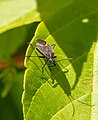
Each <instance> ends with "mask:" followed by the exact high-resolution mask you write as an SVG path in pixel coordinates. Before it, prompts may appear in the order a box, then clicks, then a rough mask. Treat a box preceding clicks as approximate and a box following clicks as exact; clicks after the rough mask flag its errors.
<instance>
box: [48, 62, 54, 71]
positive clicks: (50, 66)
mask: <svg viewBox="0 0 98 120" xmlns="http://www.w3.org/2000/svg"><path fill="white" fill-rule="evenodd" d="M55 66H56V63H53V64H52V65H51V64H50V65H48V67H49V69H50V71H52V69H51V68H52V67H55Z"/></svg>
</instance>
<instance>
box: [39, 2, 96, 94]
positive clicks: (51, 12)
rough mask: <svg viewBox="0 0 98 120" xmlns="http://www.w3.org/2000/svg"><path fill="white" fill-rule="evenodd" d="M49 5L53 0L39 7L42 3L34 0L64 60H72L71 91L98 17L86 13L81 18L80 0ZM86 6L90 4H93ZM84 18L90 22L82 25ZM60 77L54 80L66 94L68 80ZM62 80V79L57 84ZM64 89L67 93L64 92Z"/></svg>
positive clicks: (85, 56) (91, 39)
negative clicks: (72, 79)
mask: <svg viewBox="0 0 98 120" xmlns="http://www.w3.org/2000/svg"><path fill="white" fill-rule="evenodd" d="M52 2H53V1H52V0H50V1H49V0H48V1H46V2H44V1H43V3H44V4H42V1H41V2H40V0H37V3H38V11H39V12H40V16H41V19H42V20H44V23H45V26H46V27H47V29H48V31H49V33H50V35H52V36H53V38H54V39H55V41H56V42H57V44H58V45H59V46H60V48H62V50H63V51H64V53H65V54H66V55H67V57H69V58H73V59H74V60H73V62H72V66H73V68H74V71H75V73H76V80H75V82H74V84H73V87H72V89H74V88H75V86H76V84H77V83H78V81H79V77H80V76H81V72H82V69H83V64H84V63H85V62H86V61H87V55H88V52H89V51H90V49H91V47H92V45H93V43H94V42H95V41H96V38H97V30H98V22H97V21H98V17H97V15H96V14H92V15H90V16H89V11H86V12H87V13H86V14H87V15H86V16H84V9H86V6H84V4H83V2H82V3H80V2H81V1H80V2H72V3H66V2H67V1H66V0H65V3H66V4H65V3H64V1H63V2H62V1H61V2H60V1H56V0H55V1H54V3H55V5H56V7H55V6H54V4H53V3H52ZM86 2H87V1H86ZM62 4H65V5H62ZM80 4H81V6H80ZM88 5H89V6H90V5H92V3H89V4H88ZM76 6H77V9H76ZM77 10H79V12H77ZM81 16H82V17H81ZM84 17H87V18H88V19H89V20H90V21H89V22H88V23H86V24H85V23H83V22H82V19H83V18H84ZM58 70H59V68H58ZM60 76H61V77H60ZM60 76H57V77H56V78H55V79H56V80H57V82H58V84H59V85H60V86H61V87H62V89H63V90H64V91H66V93H67V92H68V91H70V85H69V83H68V80H67V79H66V76H65V75H64V74H63V73H61V75H60ZM61 78H62V80H61V81H60V79H61ZM65 88H67V89H68V90H65ZM68 94H69V93H68Z"/></svg>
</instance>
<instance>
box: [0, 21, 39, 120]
mask: <svg viewBox="0 0 98 120" xmlns="http://www.w3.org/2000/svg"><path fill="white" fill-rule="evenodd" d="M37 24H38V23H33V24H29V25H25V26H22V27H18V28H15V29H14V28H13V29H11V30H8V31H6V32H4V33H2V34H0V119H1V120H22V119H23V118H22V116H23V115H22V104H21V96H22V91H23V74H24V70H25V68H24V65H23V62H24V56H25V51H26V48H27V42H29V41H30V40H31V38H32V37H33V35H34V32H35V29H36V27H37Z"/></svg>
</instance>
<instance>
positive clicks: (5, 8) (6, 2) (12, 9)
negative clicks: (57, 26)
mask: <svg viewBox="0 0 98 120" xmlns="http://www.w3.org/2000/svg"><path fill="white" fill-rule="evenodd" d="M0 6H1V7H0V33H2V32H4V31H7V30H9V29H12V28H15V27H17V26H22V25H26V24H30V23H32V22H35V21H40V15H39V12H38V11H37V3H36V1H35V0H28V1H23V0H14V1H13V0H1V1H0Z"/></svg>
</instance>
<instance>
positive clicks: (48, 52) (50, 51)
mask: <svg viewBox="0 0 98 120" xmlns="http://www.w3.org/2000/svg"><path fill="white" fill-rule="evenodd" d="M30 45H31V46H32V44H30ZM35 45H36V50H37V51H38V52H39V53H41V55H42V56H27V57H39V58H46V61H45V63H44V64H43V66H42V73H43V71H44V67H45V65H46V64H47V63H48V62H49V63H51V64H52V66H48V67H49V69H50V70H52V69H51V67H54V66H56V63H55V58H56V56H55V54H54V47H55V46H56V45H55V44H53V45H50V44H49V43H48V42H46V41H44V40H41V39H37V40H36V41H35ZM64 60H72V58H67V59H64ZM60 61H61V60H60Z"/></svg>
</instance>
